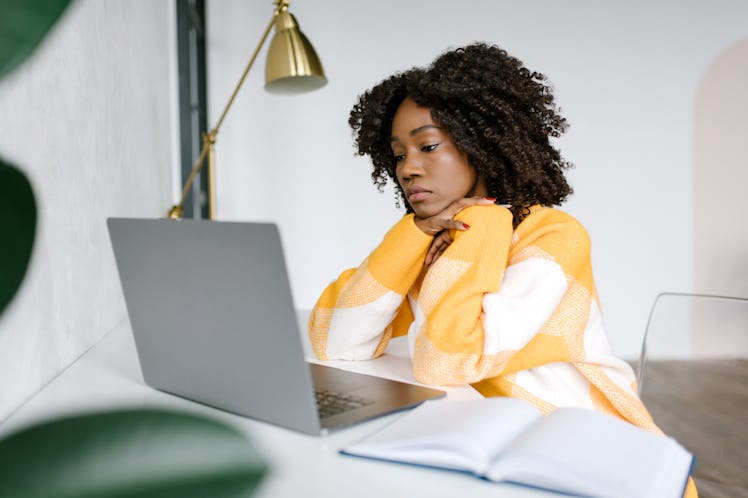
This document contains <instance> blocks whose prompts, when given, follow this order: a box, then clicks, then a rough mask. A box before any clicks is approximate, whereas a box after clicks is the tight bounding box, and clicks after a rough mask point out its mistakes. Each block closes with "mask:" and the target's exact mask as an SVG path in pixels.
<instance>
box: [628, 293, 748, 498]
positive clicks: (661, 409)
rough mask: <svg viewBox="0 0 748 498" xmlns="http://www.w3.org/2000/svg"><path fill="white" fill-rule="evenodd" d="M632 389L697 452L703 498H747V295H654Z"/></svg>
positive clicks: (661, 423) (661, 424) (671, 432)
mask: <svg viewBox="0 0 748 498" xmlns="http://www.w3.org/2000/svg"><path fill="white" fill-rule="evenodd" d="M637 384H638V391H639V395H640V396H641V398H642V401H644V404H645V405H646V406H647V408H648V409H649V411H650V413H651V414H652V416H653V417H654V420H655V423H656V424H657V425H658V426H659V427H660V428H661V429H662V430H663V431H664V432H665V433H666V434H668V435H670V436H672V437H674V438H675V439H677V440H678V441H679V442H680V443H681V444H683V445H684V446H685V447H687V448H688V449H689V450H691V451H692V452H693V453H694V454H695V455H696V467H695V468H694V471H693V474H692V475H693V477H694V479H695V481H696V486H697V487H698V489H699V494H700V496H701V497H702V498H703V497H707V498H709V497H713V498H737V497H742V498H748V473H747V472H746V471H745V469H746V464H747V463H748V431H747V430H746V427H748V298H744V297H733V296H717V295H710V294H691V293H677V292H664V293H662V294H660V295H658V296H657V297H656V299H655V300H654V303H653V305H652V308H651V310H650V315H649V319H648V321H647V326H646V330H645V333H644V339H643V341H642V348H641V356H640V359H639V366H638V374H637Z"/></svg>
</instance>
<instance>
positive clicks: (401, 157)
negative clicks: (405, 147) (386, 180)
mask: <svg viewBox="0 0 748 498" xmlns="http://www.w3.org/2000/svg"><path fill="white" fill-rule="evenodd" d="M403 159H405V154H395V163H399V162H400V161H402V160H403Z"/></svg>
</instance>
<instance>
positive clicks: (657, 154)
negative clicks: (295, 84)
mask: <svg viewBox="0 0 748 498" xmlns="http://www.w3.org/2000/svg"><path fill="white" fill-rule="evenodd" d="M271 11H272V6H270V5H269V4H268V2H265V1H260V0H251V1H247V0H221V1H215V0H214V1H211V2H208V67H209V75H208V88H209V107H210V113H209V114H210V118H209V121H210V122H211V123H215V121H216V120H217V117H218V115H219V113H220V111H221V110H222V108H223V106H224V105H225V103H226V100H227V98H228V96H229V94H230V92H231V90H232V89H233V86H234V84H235V83H236V81H237V80H238V78H239V75H240V74H241V71H242V69H243V67H244V64H246V61H247V60H248V58H249V55H250V54H251V53H252V51H253V50H254V47H255V46H256V44H257V42H258V41H259V38H260V34H261V32H262V30H263V28H264V26H265V25H266V23H267V21H268V19H269V18H270V15H271ZM291 12H292V13H293V14H294V15H295V16H296V17H297V19H298V21H299V23H300V25H301V28H302V30H303V31H304V32H305V33H306V35H307V36H308V37H309V39H310V40H311V41H312V43H313V44H314V46H315V48H316V49H317V51H318V53H319V55H320V57H321V58H322V61H323V65H324V67H325V70H326V72H327V75H328V78H329V84H328V85H327V86H326V87H325V88H323V89H322V90H320V91H318V92H315V93H312V94H306V95H301V96H293V97H279V96H275V95H269V94H266V93H264V92H263V90H262V83H263V70H264V68H263V67H262V64H264V62H263V61H264V54H265V51H264V50H263V52H262V54H261V57H260V59H258V65H257V67H255V68H254V69H253V70H252V72H251V73H250V76H249V78H248V80H247V81H246V82H245V87H244V88H243V89H242V92H241V93H240V95H239V97H238V99H237V101H236V103H235V107H234V108H233V109H232V112H231V114H229V116H228V118H227V120H226V121H225V123H224V125H223V128H222V130H221V134H220V135H219V138H218V144H217V154H218V156H217V164H218V198H219V201H218V212H219V219H224V220H229V219H231V220H273V221H276V222H278V223H279V224H280V225H281V230H282V233H283V235H284V243H285V245H286V252H287V259H288V263H289V267H290V272H291V276H292V286H293V291H294V296H295V299H296V304H297V306H298V307H300V308H309V307H311V306H312V305H313V304H314V302H315V300H316V298H317V296H318V295H319V293H320V292H321V291H322V289H323V288H324V286H325V285H326V284H327V283H328V282H329V281H330V280H332V279H333V278H334V277H336V276H337V274H338V273H339V272H340V271H342V270H343V269H344V268H346V267H350V266H355V265H357V264H358V263H359V262H360V261H361V260H362V259H363V258H364V257H365V256H366V255H367V254H368V252H369V251H370V250H371V249H372V248H373V247H374V246H375V245H376V244H377V243H378V241H379V240H380V238H381V236H382V234H383V233H384V231H385V230H386V229H387V228H389V226H391V224H392V223H393V222H394V221H395V220H396V219H397V218H398V217H399V216H400V214H399V213H398V212H397V211H395V209H394V207H393V201H392V194H391V193H389V192H388V193H386V194H384V195H380V194H378V193H377V192H376V190H375V188H374V187H373V186H372V185H371V181H370V180H369V166H368V162H367V160H366V159H363V158H354V157H353V148H352V141H351V134H350V131H349V129H348V127H347V117H348V112H349V110H350V108H351V106H352V105H353V103H354V102H355V99H356V96H357V95H358V94H359V93H361V92H363V91H364V90H366V89H368V88H370V87H371V86H372V85H373V84H375V83H377V82H378V81H380V80H381V79H382V78H384V77H386V76H387V75H389V74H390V73H392V72H394V71H396V70H403V69H407V68H409V67H410V66H413V65H424V64H427V63H428V62H430V61H431V60H432V59H433V58H434V57H435V56H436V55H438V54H439V53H441V52H442V51H444V50H446V49H448V48H450V47H456V46H459V45H462V44H466V43H469V42H471V41H474V40H483V41H489V42H493V43H497V44H499V45H500V46H502V47H504V48H505V49H507V50H508V51H509V52H510V53H511V54H512V55H515V56H517V57H519V58H520V59H522V60H523V61H525V63H526V65H527V66H528V67H529V68H531V69H534V70H539V71H541V72H543V73H545V74H546V75H547V76H548V77H549V78H550V80H551V82H552V83H553V84H554V86H555V89H556V91H555V94H556V97H557V101H558V103H559V104H560V106H561V107H562V110H563V113H564V115H565V116H566V117H567V118H568V120H569V122H570V123H571V128H570V131H569V132H568V133H567V135H565V136H564V137H563V138H562V139H561V140H560V142H559V145H560V147H561V150H562V152H563V153H564V155H565V156H566V158H567V159H569V160H571V161H572V162H573V163H575V165H576V169H574V170H573V171H571V172H570V174H569V177H570V180H571V183H572V185H573V187H574V188H575V190H576V194H575V195H574V196H573V198H572V199H571V201H570V202H568V204H566V206H565V209H566V210H568V211H569V212H571V213H572V214H573V215H575V216H576V217H578V218H579V219H580V220H581V221H582V222H583V223H584V224H585V225H586V226H587V228H588V230H589V231H590V233H591V236H592V240H593V251H594V253H593V258H594V265H595V274H596V280H597V285H598V290H599V293H600V296H601V301H602V305H603V308H604V312H605V316H606V322H607V326H608V331H609V337H610V340H611V342H612V344H613V346H614V349H615V350H616V351H617V352H618V353H619V354H621V355H624V356H635V355H636V353H637V352H638V348H639V343H640V340H641V335H642V333H643V330H644V324H645V322H646V317H647V313H648V309H649V306H650V304H651V303H652V301H653V299H654V297H655V295H656V294H657V293H658V292H660V291H662V290H678V291H688V290H691V288H692V285H693V284H692V282H693V255H694V249H693V240H694V232H693V221H692V206H693V195H694V194H693V173H692V161H693V158H692V154H693V146H692V128H693V106H694V104H693V101H694V96H695V93H696V91H697V88H698V86H699V83H700V81H701V79H702V78H703V76H704V73H705V71H706V69H707V68H708V66H709V65H710V64H711V62H712V60H713V59H714V58H715V57H716V56H717V55H718V54H720V52H722V51H723V50H724V49H725V47H727V46H729V45H731V44H733V43H735V42H736V41H738V40H740V39H743V38H745V37H746V36H748V23H746V22H745V21H746V19H748V3H747V2H740V1H730V0H717V1H713V2H697V1H681V0H661V1H658V2H649V1H644V0H635V1H631V2H616V3H613V2H594V1H591V0H574V1H568V2H555V1H551V0H535V1H531V2H509V1H489V0H463V1H460V2H457V1H449V2H448V1H434V0H410V1H407V2H406V1H401V0H378V1H376V2H350V1H346V0H295V1H293V2H291ZM265 48H267V47H265ZM684 340H686V341H688V339H687V338H684ZM684 347H686V348H689V347H690V345H689V344H686V345H685V346H684Z"/></svg>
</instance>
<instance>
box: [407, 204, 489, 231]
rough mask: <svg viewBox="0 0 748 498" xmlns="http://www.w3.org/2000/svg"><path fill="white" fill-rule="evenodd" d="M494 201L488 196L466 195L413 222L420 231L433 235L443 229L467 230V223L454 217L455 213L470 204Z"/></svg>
mask: <svg viewBox="0 0 748 498" xmlns="http://www.w3.org/2000/svg"><path fill="white" fill-rule="evenodd" d="M495 201H496V199H493V198H490V197H489V198H487V197H466V198H464V199H458V200H456V201H455V202H453V203H452V204H450V205H449V206H447V207H446V208H444V210H443V211H441V212H440V213H437V214H435V215H434V216H431V217H429V218H421V219H416V220H415V223H416V226H418V228H420V229H421V231H422V232H424V233H425V234H427V235H434V236H435V235H437V234H438V233H440V232H442V231H443V230H467V229H469V228H470V226H469V225H468V224H467V223H464V222H462V221H459V220H455V219H454V217H455V216H456V215H457V213H459V212H460V211H462V210H463V209H465V208H468V207H471V206H490V205H491V204H493V203H494V202H495Z"/></svg>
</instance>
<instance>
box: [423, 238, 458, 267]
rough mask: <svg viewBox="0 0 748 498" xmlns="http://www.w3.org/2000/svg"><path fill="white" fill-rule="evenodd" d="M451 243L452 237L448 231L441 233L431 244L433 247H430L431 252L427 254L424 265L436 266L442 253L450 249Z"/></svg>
mask: <svg viewBox="0 0 748 498" xmlns="http://www.w3.org/2000/svg"><path fill="white" fill-rule="evenodd" d="M451 243H452V236H451V235H450V234H449V232H448V231H446V230H445V231H443V232H441V233H439V234H438V235H437V236H436V237H434V240H433V242H432V243H431V247H429V251H428V252H427V253H426V259H425V260H424V262H423V264H424V265H426V266H430V265H432V264H434V262H435V261H436V260H437V259H438V258H439V256H441V255H442V253H443V252H444V251H446V250H447V247H449V245H450V244H451Z"/></svg>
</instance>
